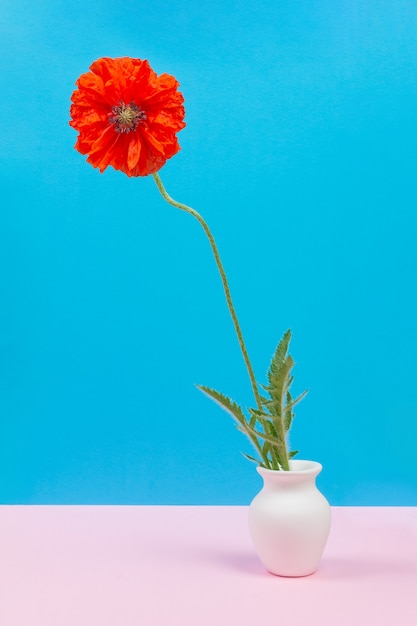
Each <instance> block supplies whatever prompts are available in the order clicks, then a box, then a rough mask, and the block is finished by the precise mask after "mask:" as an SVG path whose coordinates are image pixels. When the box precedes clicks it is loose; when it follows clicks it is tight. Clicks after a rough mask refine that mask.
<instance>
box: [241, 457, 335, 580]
mask: <svg viewBox="0 0 417 626" xmlns="http://www.w3.org/2000/svg"><path fill="white" fill-rule="evenodd" d="M321 469H322V466H321V465H320V463H316V462H315V461H290V471H276V470H268V469H265V468H263V467H257V470H258V472H259V474H260V475H261V476H262V478H263V481H264V485H263V487H262V489H261V491H260V492H259V493H258V495H257V496H256V497H255V498H254V499H253V501H252V502H251V504H250V507H249V530H250V533H251V536H252V540H253V543H254V545H255V549H256V551H257V553H258V556H259V558H260V560H261V562H262V563H263V565H264V566H265V567H266V569H267V570H269V571H270V572H271V573H272V574H276V575H278V576H308V575H309V574H312V573H313V572H314V571H315V570H316V569H317V567H318V565H319V563H320V559H321V556H322V554H323V550H324V547H325V545H326V541H327V537H328V535H329V531H330V505H329V503H328V502H327V500H326V498H325V497H324V496H323V494H322V493H321V492H320V491H319V490H318V489H317V486H316V476H317V475H318V474H319V473H320V472H321Z"/></svg>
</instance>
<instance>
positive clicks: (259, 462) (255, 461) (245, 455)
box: [242, 452, 262, 465]
mask: <svg viewBox="0 0 417 626" xmlns="http://www.w3.org/2000/svg"><path fill="white" fill-rule="evenodd" d="M242 454H243V456H244V457H245V459H248V460H249V461H253V462H254V463H257V464H258V465H262V462H261V461H260V460H259V459H255V458H254V457H253V456H251V455H250V454H246V453H245V452H242Z"/></svg>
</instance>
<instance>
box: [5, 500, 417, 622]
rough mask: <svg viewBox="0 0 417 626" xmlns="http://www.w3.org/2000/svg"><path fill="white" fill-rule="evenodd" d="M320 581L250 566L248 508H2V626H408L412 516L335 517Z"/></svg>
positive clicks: (416, 550)
mask: <svg viewBox="0 0 417 626" xmlns="http://www.w3.org/2000/svg"><path fill="white" fill-rule="evenodd" d="M332 512H333V523H332V530H331V534H330V538H329V542H328V544H327V547H326V551H325V554H324V556H323V560H322V563H321V566H320V568H319V569H318V571H317V572H316V573H315V574H313V575H312V576H309V577H306V578H292V579H287V578H280V577H277V576H273V575H272V574H269V573H267V572H266V571H265V570H264V568H263V567H262V565H261V564H260V563H259V561H258V559H257V557H256V555H255V553H254V550H253V547H252V543H251V540H250V537H249V533H248V526H247V507H226V506H225V507H194V506H189V507H185V506H182V507H174V506H26V507H25V506H2V507H0V625H1V626H208V625H210V626H235V625H236V626H249V625H250V626H257V625H259V624H262V625H263V626H264V625H265V626H278V625H281V624H285V625H289V624H291V625H292V626H298V625H304V624H308V625H309V626H316V625H319V624H320V626H330V625H331V626H345V625H346V626H352V625H355V626H363V625H367V626H368V625H369V626H374V625H375V626H388V625H390V626H392V625H393V624H397V625H401V626H417V507H395V508H391V507H336V508H333V509H332Z"/></svg>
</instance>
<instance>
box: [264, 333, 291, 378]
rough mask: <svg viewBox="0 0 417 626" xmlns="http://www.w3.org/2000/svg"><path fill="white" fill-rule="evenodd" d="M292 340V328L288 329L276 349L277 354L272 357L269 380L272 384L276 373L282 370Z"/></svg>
mask: <svg viewBox="0 0 417 626" xmlns="http://www.w3.org/2000/svg"><path fill="white" fill-rule="evenodd" d="M290 341H291V330H289V329H288V330H287V332H286V333H284V335H283V337H282V339H281V341H280V342H279V344H278V347H277V349H276V350H275V354H274V356H273V357H272V361H271V365H270V367H269V371H268V381H269V384H270V385H272V384H273V379H274V375H275V373H276V372H277V371H279V370H280V368H281V366H282V364H283V362H284V361H285V358H286V356H287V351H288V347H289V345H290Z"/></svg>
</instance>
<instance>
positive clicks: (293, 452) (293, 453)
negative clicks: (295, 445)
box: [288, 450, 298, 459]
mask: <svg viewBox="0 0 417 626" xmlns="http://www.w3.org/2000/svg"><path fill="white" fill-rule="evenodd" d="M296 454H298V450H293V451H292V452H290V453H289V455H288V457H289V458H290V459H292V458H293V457H294V456H295V455H296Z"/></svg>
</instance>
